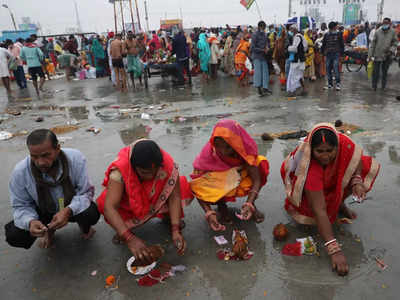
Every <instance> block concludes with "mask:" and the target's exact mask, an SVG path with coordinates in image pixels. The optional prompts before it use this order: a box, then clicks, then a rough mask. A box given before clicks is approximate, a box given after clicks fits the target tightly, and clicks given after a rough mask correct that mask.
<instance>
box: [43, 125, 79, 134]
mask: <svg viewBox="0 0 400 300" xmlns="http://www.w3.org/2000/svg"><path fill="white" fill-rule="evenodd" d="M77 129H79V127H78V126H76V125H60V126H55V127H52V128H50V130H51V131H53V132H54V133H55V134H64V133H68V132H71V131H74V130H77Z"/></svg>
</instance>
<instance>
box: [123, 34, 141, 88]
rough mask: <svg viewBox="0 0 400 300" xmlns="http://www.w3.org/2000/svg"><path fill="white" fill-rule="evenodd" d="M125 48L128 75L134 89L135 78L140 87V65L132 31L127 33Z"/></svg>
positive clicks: (137, 43)
mask: <svg viewBox="0 0 400 300" xmlns="http://www.w3.org/2000/svg"><path fill="white" fill-rule="evenodd" d="M125 48H126V50H127V52H128V73H129V74H130V77H131V80H132V84H133V88H134V89H135V77H136V78H139V82H140V85H142V63H141V62H140V60H139V50H140V49H139V42H138V40H137V39H136V36H135V35H134V34H133V32H132V31H128V39H127V40H126V41H125Z"/></svg>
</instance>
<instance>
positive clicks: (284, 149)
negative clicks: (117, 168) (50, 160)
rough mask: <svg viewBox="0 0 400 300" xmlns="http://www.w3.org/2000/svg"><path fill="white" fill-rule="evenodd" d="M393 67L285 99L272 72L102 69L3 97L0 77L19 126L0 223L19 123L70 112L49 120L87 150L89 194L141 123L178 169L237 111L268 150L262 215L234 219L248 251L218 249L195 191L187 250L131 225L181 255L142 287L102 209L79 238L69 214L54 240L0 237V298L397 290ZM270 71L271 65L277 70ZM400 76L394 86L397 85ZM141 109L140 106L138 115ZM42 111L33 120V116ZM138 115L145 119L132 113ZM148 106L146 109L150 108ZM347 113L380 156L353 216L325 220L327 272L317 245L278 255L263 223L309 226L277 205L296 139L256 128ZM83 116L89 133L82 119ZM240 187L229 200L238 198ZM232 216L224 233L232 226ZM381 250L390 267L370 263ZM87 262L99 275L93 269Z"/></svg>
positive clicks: (3, 126)
mask: <svg viewBox="0 0 400 300" xmlns="http://www.w3.org/2000/svg"><path fill="white" fill-rule="evenodd" d="M399 75H400V74H399V72H398V68H397V66H392V72H391V74H390V79H389V85H388V89H387V90H386V91H384V92H382V91H378V92H376V93H373V92H371V89H370V84H369V82H368V81H367V78H366V73H365V72H360V73H347V72H346V73H344V75H343V76H344V79H343V89H342V91H341V92H336V91H329V92H327V91H323V90H322V87H323V85H324V82H322V81H318V82H316V83H312V84H309V95H308V96H307V97H299V98H297V99H296V100H293V101H288V98H287V97H285V95H284V94H283V93H282V92H281V91H280V89H279V86H278V85H277V83H275V84H274V86H273V90H274V95H273V96H270V97H263V98H260V97H258V96H257V95H256V93H255V90H254V89H253V88H238V87H237V84H236V82H235V81H234V80H233V79H232V78H226V77H224V76H221V77H220V78H219V79H218V80H217V81H214V82H211V83H209V84H207V85H202V84H201V82H200V78H196V79H195V80H194V84H193V86H192V87H189V86H185V87H184V88H173V87H172V86H171V84H170V82H168V81H166V80H162V79H161V78H152V79H151V80H150V87H149V90H144V89H140V90H138V91H137V92H135V93H132V92H130V93H128V94H119V93H116V92H115V91H114V89H113V87H112V85H111V84H110V82H109V81H108V79H97V80H86V81H72V82H71V83H66V82H65V81H64V79H61V80H56V81H51V82H46V85H45V88H46V89H47V92H46V93H45V94H44V95H43V97H42V98H43V99H42V100H39V99H38V98H37V97H36V96H35V93H34V92H33V89H32V87H30V90H29V91H25V92H24V93H22V94H20V93H18V92H17V93H16V95H15V98H14V99H8V98H7V97H6V95H5V91H4V89H0V112H3V111H4V110H5V109H7V108H13V109H18V110H20V111H21V112H22V114H21V115H20V116H12V115H9V114H3V113H0V120H1V121H0V130H6V131H9V132H11V133H19V135H20V136H16V137H14V138H12V139H10V140H7V141H0V153H2V158H1V166H2V175H3V176H1V178H0V191H1V194H2V195H3V197H2V199H1V200H0V216H1V218H0V225H1V228H3V226H4V225H5V224H6V223H7V222H8V221H9V220H10V219H11V208H10V204H9V200H8V180H9V175H10V173H11V172H12V170H13V168H14V165H15V164H16V163H17V162H18V161H20V160H21V159H23V158H24V157H25V156H26V155H27V149H26V146H25V139H26V135H24V134H26V133H25V132H24V130H27V131H31V130H33V129H37V128H43V127H45V128H50V127H55V126H61V125H67V124H69V125H71V126H78V127H79V128H78V129H77V130H74V131H71V132H67V133H65V134H60V135H59V138H60V140H61V141H62V142H63V147H72V148H78V149H79V150H81V151H82V152H83V153H84V154H85V155H86V157H87V158H88V167H89V174H90V177H91V179H92V181H93V183H94V185H95V186H96V195H99V194H100V192H101V190H102V188H101V183H102V180H103V175H104V171H105V170H106V167H107V166H108V164H109V163H110V162H111V161H112V160H113V159H114V158H115V156H116V154H117V153H118V151H119V150H120V149H121V148H122V147H124V146H125V145H128V144H130V143H131V142H133V141H134V140H135V139H137V138H139V137H149V138H151V139H154V140H155V141H157V142H158V144H159V145H160V146H161V147H162V148H164V149H165V150H166V151H168V152H169V153H170V154H171V155H172V156H173V157H174V158H175V160H176V161H177V162H178V163H179V165H180V170H181V174H183V175H186V176H188V175H189V174H190V172H191V164H192V162H193V160H194V158H195V156H196V155H197V154H198V152H199V151H200V150H201V148H202V146H203V145H204V144H205V142H206V141H207V140H208V138H209V136H210V134H211V130H212V128H213V126H214V124H215V123H216V122H217V121H218V120H219V119H221V118H224V117H228V118H232V119H235V120H237V121H239V122H240V123H241V124H242V125H243V126H244V127H245V128H246V129H247V130H248V132H249V133H250V134H252V135H253V136H254V138H255V140H256V141H257V144H258V146H259V152H260V153H261V154H264V155H266V156H267V158H268V159H269V161H270V167H271V174H270V176H269V178H268V184H267V186H266V187H264V189H263V190H262V191H261V193H260V198H259V200H258V202H257V203H258V205H259V207H260V209H261V210H262V211H264V212H265V214H266V219H265V222H264V223H261V224H257V225H256V224H254V223H244V222H241V221H238V220H237V221H235V224H234V226H235V227H238V228H241V229H244V230H245V231H246V232H247V235H248V237H249V242H250V248H251V250H252V251H254V252H255V255H254V257H253V258H252V259H251V260H249V261H243V262H234V261H233V262H232V261H228V262H226V261H219V260H218V259H217V257H216V254H215V253H216V250H217V249H218V246H217V244H216V243H215V241H214V240H213V236H214V234H213V233H212V232H211V231H210V230H209V229H208V227H207V225H206V222H205V220H204V214H203V213H202V211H201V209H200V207H199V205H198V204H197V203H196V202H193V203H192V205H191V206H190V207H188V208H186V209H185V215H186V217H185V221H186V224H187V226H186V228H185V229H184V231H183V233H184V236H185V237H186V239H187V241H188V251H187V254H186V255H185V256H184V257H182V258H181V257H178V256H177V254H176V253H175V251H174V248H173V246H172V245H171V243H170V237H169V233H168V231H169V230H168V228H167V227H166V226H165V225H164V224H162V223H161V222H159V221H158V220H154V221H152V222H150V223H148V224H146V226H144V227H143V228H140V230H138V232H137V234H138V236H140V237H142V238H143V239H145V240H146V241H148V242H149V243H160V244H162V245H163V246H164V248H165V249H166V256H165V259H164V261H166V262H168V263H171V264H183V265H185V266H186V267H187V271H186V272H185V273H183V274H178V275H177V276H176V277H174V278H170V279H168V280H167V281H166V283H165V284H159V285H157V286H153V287H148V288H146V287H139V286H138V285H137V283H136V281H135V279H136V278H135V277H134V276H133V275H131V274H130V273H128V271H127V270H126V265H125V264H126V261H127V260H128V258H129V257H130V256H131V255H130V253H129V250H128V249H127V248H126V247H124V246H116V245H114V244H112V243H111V238H112V236H113V230H112V229H111V228H110V227H109V226H108V225H107V224H106V223H105V222H104V220H101V221H100V222H99V223H98V224H97V225H96V227H95V228H96V230H97V233H96V235H95V236H94V238H93V239H92V240H91V241H87V242H84V241H82V240H81V238H80V234H79V233H80V232H79V228H78V226H76V225H73V224H69V225H68V226H67V227H65V228H64V229H62V230H60V232H57V235H56V243H55V247H54V248H52V249H49V250H42V249H39V248H38V247H37V246H36V245H34V246H33V247H32V248H31V249H30V250H29V251H26V250H22V249H21V250H20V249H15V248H11V247H9V246H8V245H7V244H6V242H5V241H4V238H2V239H1V241H0V266H1V271H0V290H1V297H0V298H1V299H50V298H54V299H60V300H61V299H71V298H73V299H136V298H138V297H142V298H143V299H163V298H164V299H185V298H188V299H189V298H192V299H224V300H227V299H259V298H268V299H346V298H347V299H398V294H399V292H400V287H399V286H396V285H397V284H398V279H399V278H400V260H398V259H399V250H400V246H399V244H398V241H399V240H400V234H399V231H398V230H396V228H399V226H400V221H399V220H400V219H399V211H400V210H399V209H400V207H399V206H400V204H399V201H398V200H399V197H398V195H397V189H398V188H399V187H400V125H399V122H398V121H399V120H400V110H399V107H400V103H399V102H398V101H396V99H395V96H396V95H398V94H399V93H400V92H399V90H398V82H399ZM274 79H275V81H278V80H277V77H274ZM396 89H397V90H396ZM143 114H144V115H143ZM38 117H43V119H44V120H43V122H40V123H39V122H35V120H36V119H37V118H38ZM142 117H144V118H145V119H142ZM147 118H148V119H147ZM336 119H342V120H343V121H345V122H349V123H353V124H356V125H358V126H361V127H362V128H363V129H364V130H365V131H364V132H361V133H359V134H354V135H353V136H352V138H353V139H354V140H355V141H356V142H357V143H359V144H360V145H361V146H362V147H363V148H364V151H365V152H366V154H368V155H372V156H374V157H376V159H377V160H378V161H379V162H380V163H381V164H382V170H381V174H380V176H379V177H378V179H377V181H376V184H375V186H374V189H373V191H372V192H371V193H370V196H372V200H371V201H366V202H365V203H363V204H362V205H358V204H354V205H352V207H353V208H354V209H355V210H356V212H357V213H358V219H357V221H355V222H354V223H353V224H352V225H342V226H341V227H337V228H335V231H336V235H337V237H338V239H339V240H340V242H341V243H342V244H343V249H344V253H345V255H346V257H347V259H348V262H349V264H350V274H349V276H348V277H346V278H340V277H338V276H337V275H336V274H335V273H332V271H331V268H330V265H329V258H328V257H327V255H326V254H325V253H324V251H321V256H320V257H317V256H304V257H287V256H282V255H281V254H280V251H281V249H282V247H283V245H284V243H283V242H275V241H273V238H272V234H271V232H272V228H273V226H274V225H276V224H277V223H280V222H283V223H285V224H288V226H289V229H290V238H289V240H288V241H289V242H293V241H294V239H295V238H296V237H305V236H307V235H310V234H311V235H313V236H315V235H316V231H315V230H313V229H310V228H298V227H296V226H294V224H293V223H292V222H291V220H290V219H289V217H288V216H287V215H286V214H285V212H284V210H283V199H284V189H283V185H282V181H281V178H280V174H279V169H280V165H281V163H282V161H283V159H284V158H285V157H286V155H287V154H288V153H289V152H290V151H291V150H293V149H294V147H295V146H296V144H297V141H296V140H287V141H285V140H279V139H276V140H274V141H262V139H261V138H260V136H261V134H262V133H264V132H269V133H274V132H282V131H288V130H300V129H305V130H307V129H309V128H311V127H312V126H313V125H314V124H315V123H317V122H322V121H331V122H334V121H335V120H336ZM92 126H94V127H95V128H99V129H101V131H100V133H98V134H94V133H93V132H87V131H86V129H88V128H90V127H92ZM242 201H243V199H240V200H239V201H238V202H236V203H235V204H233V205H231V206H232V207H234V208H240V206H241V203H242ZM231 233H232V227H228V229H227V231H226V233H225V237H226V238H227V239H230V236H231ZM376 256H378V257H381V258H383V260H384V261H385V263H386V264H388V265H389V268H388V269H386V270H385V271H381V269H380V268H379V267H378V266H377V264H376V262H375V259H374V257H376ZM94 270H97V275H96V276H91V272H92V271H94ZM110 274H113V275H115V276H116V277H117V278H119V282H118V289H115V290H106V289H105V288H104V284H105V278H106V276H108V275H110Z"/></svg>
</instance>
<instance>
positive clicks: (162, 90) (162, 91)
mask: <svg viewBox="0 0 400 300" xmlns="http://www.w3.org/2000/svg"><path fill="white" fill-rule="evenodd" d="M166 91H167V90H164V89H161V90H159V92H161V93H164V92H166Z"/></svg>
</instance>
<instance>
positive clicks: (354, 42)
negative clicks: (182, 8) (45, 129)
mask: <svg viewBox="0 0 400 300" xmlns="http://www.w3.org/2000/svg"><path fill="white" fill-rule="evenodd" d="M312 27H313V26H310V28H306V29H304V30H300V28H298V25H297V24H286V25H269V26H268V27H267V25H266V23H265V22H263V21H260V22H259V23H258V26H257V28H253V27H252V26H238V27H236V28H231V27H230V26H229V25H226V27H225V28H210V29H206V28H194V29H193V30H192V31H190V32H189V31H188V32H186V31H183V30H181V31H178V32H175V33H174V34H172V33H169V32H166V31H162V30H159V31H158V32H156V31H153V32H152V33H151V34H146V33H140V34H134V33H133V32H131V31H129V32H127V33H126V35H125V34H121V33H117V34H114V32H109V33H108V34H107V37H105V36H103V35H92V36H90V37H89V38H88V37H85V36H84V35H82V36H80V37H78V38H77V37H75V36H73V35H71V36H69V38H68V39H66V38H64V37H60V38H57V39H55V40H54V39H53V38H48V39H46V38H40V39H38V37H37V36H36V35H32V36H31V37H30V38H28V39H27V40H22V39H18V40H17V41H16V42H12V41H11V40H6V41H5V42H4V43H3V44H1V47H0V49H1V50H0V67H1V68H0V71H1V74H0V76H1V77H2V81H3V84H4V86H5V87H6V89H7V91H8V92H10V91H11V88H10V77H9V70H12V71H13V74H14V78H15V80H16V82H17V84H18V86H19V87H20V88H21V89H24V88H26V86H27V85H26V78H25V74H24V68H23V65H24V64H26V65H27V67H28V73H29V77H30V79H32V81H33V84H34V86H35V88H36V91H37V92H38V93H39V91H40V90H41V89H42V88H43V84H44V81H45V75H47V77H48V79H50V76H51V75H52V74H54V73H55V71H56V70H57V69H58V68H65V73H66V77H67V80H70V76H71V75H72V76H77V77H78V78H80V79H84V78H98V77H105V76H109V77H110V79H111V80H112V83H113V85H114V86H115V87H116V89H117V90H119V91H123V92H126V91H127V90H128V79H130V80H131V82H132V86H133V88H134V89H135V79H138V80H139V82H140V84H141V85H142V77H143V73H144V72H146V67H145V66H152V65H157V68H159V69H161V70H163V71H164V72H166V74H167V75H172V76H173V77H174V83H175V84H177V85H182V84H185V83H186V82H187V83H189V84H190V83H191V82H192V76H195V75H197V74H202V81H203V82H208V81H209V80H213V79H216V78H217V77H218V73H219V72H220V71H222V72H224V73H225V74H227V75H229V76H234V77H236V78H237V81H238V84H239V85H240V86H249V85H250V83H251V82H253V84H254V87H255V88H257V91H258V93H259V95H260V96H264V95H270V94H272V92H271V89H270V82H271V81H272V80H270V75H272V74H277V75H278V74H279V81H280V85H281V88H282V90H285V91H286V92H287V94H288V96H296V95H303V94H306V92H307V90H306V84H305V83H306V82H307V81H310V82H312V81H315V80H318V79H324V78H325V77H326V80H327V85H326V87H325V89H333V88H335V89H336V90H337V91H339V90H340V89H341V72H342V64H343V60H344V59H345V57H346V55H345V54H344V52H345V46H346V45H347V46H352V47H353V48H356V49H358V50H359V51H364V52H366V53H368V54H367V55H368V61H373V76H372V87H373V89H374V90H376V89H377V86H378V82H379V81H380V80H381V82H382V83H381V87H382V88H383V89H384V88H385V87H386V82H387V73H388V69H389V67H390V64H391V62H392V60H393V56H394V55H395V53H396V51H397V47H398V43H399V38H400V28H399V26H398V27H397V28H394V26H392V24H391V20H390V19H389V18H385V19H384V20H383V22H382V24H376V25H375V26H370V25H369V24H368V23H365V24H364V25H358V26H351V27H348V28H345V27H344V26H340V25H339V24H338V23H337V22H330V23H329V24H328V26H327V25H326V24H325V23H322V24H321V26H320V28H319V29H317V28H312ZM7 50H8V51H7ZM127 75H128V76H127ZM38 77H40V83H39V84H37V78H38ZM334 81H335V82H334Z"/></svg>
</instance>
